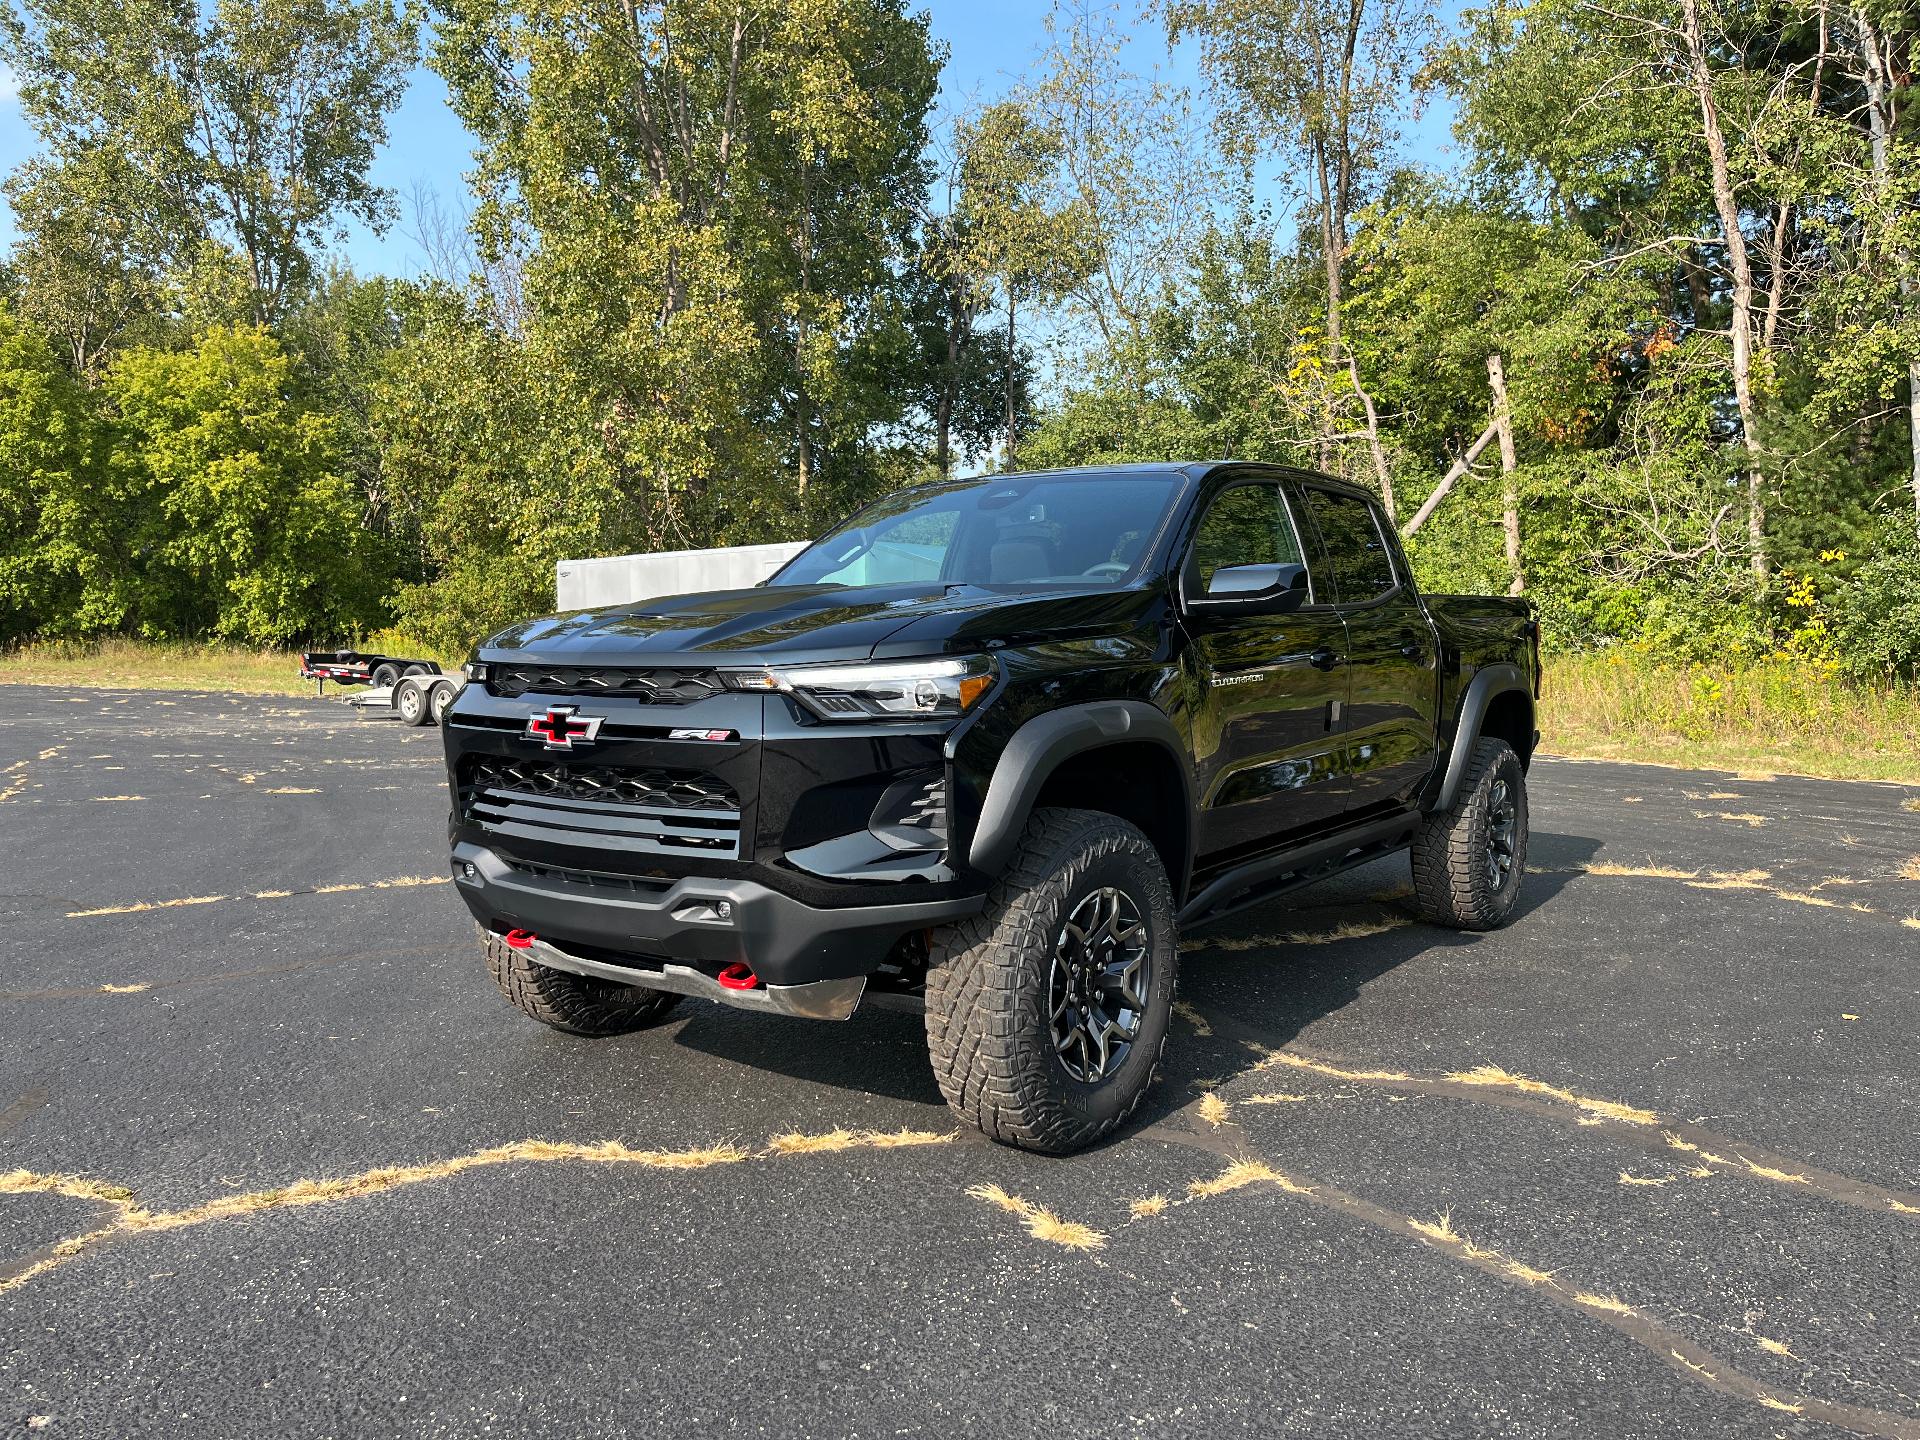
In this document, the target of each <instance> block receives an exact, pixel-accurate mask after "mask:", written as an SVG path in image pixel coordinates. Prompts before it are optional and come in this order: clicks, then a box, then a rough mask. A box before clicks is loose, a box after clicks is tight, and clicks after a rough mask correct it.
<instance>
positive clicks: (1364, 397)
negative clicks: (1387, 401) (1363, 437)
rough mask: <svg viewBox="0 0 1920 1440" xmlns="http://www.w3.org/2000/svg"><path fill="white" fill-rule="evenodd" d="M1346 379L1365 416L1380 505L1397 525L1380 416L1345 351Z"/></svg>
mask: <svg viewBox="0 0 1920 1440" xmlns="http://www.w3.org/2000/svg"><path fill="white" fill-rule="evenodd" d="M1347 378H1348V379H1350V380H1352V382H1353V393H1354V394H1356V395H1358V396H1359V397H1360V406H1361V408H1362V409H1363V410H1365V411H1366V414H1367V449H1368V450H1369V451H1370V452H1371V453H1372V455H1373V473H1374V476H1375V477H1376V478H1377V479H1378V480H1379V481H1380V504H1381V506H1382V507H1383V508H1384V509H1385V510H1386V512H1387V520H1388V521H1389V523H1391V524H1395V525H1398V524H1399V523H1400V517H1399V516H1398V515H1396V514H1395V513H1394V506H1393V476H1392V474H1391V473H1390V472H1389V471H1388V469H1387V450H1386V447H1385V446H1384V445H1382V444H1381V443H1380V416H1379V413H1378V412H1377V411H1376V410H1375V409H1374V407H1373V396H1371V395H1369V394H1368V393H1367V388H1366V386H1364V385H1362V384H1361V383H1360V364H1359V362H1358V361H1357V360H1355V359H1354V358H1353V352H1352V351H1351V350H1349V351H1347Z"/></svg>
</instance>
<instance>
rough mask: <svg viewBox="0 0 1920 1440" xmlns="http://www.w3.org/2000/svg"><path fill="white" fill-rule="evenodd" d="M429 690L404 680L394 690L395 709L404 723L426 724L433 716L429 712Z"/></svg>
mask: <svg viewBox="0 0 1920 1440" xmlns="http://www.w3.org/2000/svg"><path fill="white" fill-rule="evenodd" d="M427 703H428V701H427V692H426V691H425V690H423V689H421V688H420V687H419V686H418V685H409V684H407V683H406V682H405V681H402V682H401V683H400V685H399V687H398V688H397V689H396V690H395V691H394V692H393V710H394V713H395V714H396V715H398V716H399V717H400V721H401V723H402V724H404V725H424V724H426V723H427V721H428V720H430V719H432V718H433V717H432V716H431V715H430V714H428V713H427Z"/></svg>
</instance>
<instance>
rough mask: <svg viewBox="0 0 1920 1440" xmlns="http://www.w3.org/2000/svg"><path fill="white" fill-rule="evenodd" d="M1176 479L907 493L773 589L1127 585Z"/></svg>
mask: <svg viewBox="0 0 1920 1440" xmlns="http://www.w3.org/2000/svg"><path fill="white" fill-rule="evenodd" d="M1180 483H1181V482H1180V477H1179V476H1178V475H1176V474H1173V473H1171V472H1162V473H1157V474H1155V473H1149V474H1143V475H1102V476H1100V477H1098V478H1070V477H1066V476H1057V475H1056V476H1048V475H1007V476H1000V477H993V476H988V477H986V478H983V479H980V480H976V481H969V482H966V483H963V484H959V485H937V486H927V487H924V488H921V489H917V490H903V491H901V492H900V493H899V494H897V495H889V496H887V497H886V498H885V499H884V500H879V501H876V502H875V503H873V504H872V505H869V506H868V507H867V508H866V509H865V510H862V511H861V512H860V513H859V514H857V515H855V516H854V517H853V519H851V520H850V521H848V522H847V523H846V524H845V525H844V526H842V527H841V528H840V529H838V530H836V531H834V532H833V534H831V535H828V536H826V537H825V538H824V539H821V540H818V541H816V542H815V543H814V544H813V545H811V546H810V547H808V548H807V549H806V550H803V551H801V553H800V554H798V555H796V556H795V557H794V558H793V559H792V560H791V561H789V562H788V564H787V566H786V568H785V569H783V570H781V571H780V572H779V574H777V575H775V576H774V577H773V579H771V580H770V581H768V582H767V583H768V584H770V585H899V584H934V585H942V584H944V585H1123V584H1125V583H1126V582H1127V581H1129V580H1131V579H1133V577H1134V576H1135V574H1136V573H1138V571H1139V569H1140V563H1141V561H1142V560H1144V559H1145V558H1146V554H1147V549H1148V547H1149V546H1150V545H1151V544H1152V543H1153V538H1154V536H1155V535H1157V534H1158V533H1159V531H1160V525H1161V522H1162V521H1163V520H1164V519H1165V518H1166V514H1167V510H1168V508H1169V507H1170V506H1171V505H1172V503H1173V498H1174V495H1175V494H1176V493H1177V491H1178V489H1179V487H1180Z"/></svg>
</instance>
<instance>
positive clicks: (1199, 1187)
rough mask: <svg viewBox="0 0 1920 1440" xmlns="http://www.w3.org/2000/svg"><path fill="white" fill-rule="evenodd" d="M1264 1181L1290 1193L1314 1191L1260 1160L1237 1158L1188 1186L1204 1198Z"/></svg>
mask: <svg viewBox="0 0 1920 1440" xmlns="http://www.w3.org/2000/svg"><path fill="white" fill-rule="evenodd" d="M1262 1181H1266V1182H1268V1183H1269V1184H1273V1185H1278V1186H1279V1187H1280V1188H1281V1189H1282V1190H1284V1191H1286V1192H1287V1193H1288V1194H1289V1195H1311V1194H1312V1193H1313V1191H1312V1190H1311V1189H1310V1188H1309V1187H1308V1186H1305V1185H1302V1184H1300V1183H1299V1182H1297V1181H1295V1180H1293V1179H1291V1178H1289V1177H1288V1176H1285V1175H1282V1174H1281V1173H1280V1172H1279V1171H1278V1170H1275V1169H1274V1168H1273V1167H1272V1166H1270V1165H1266V1164H1263V1163H1261V1162H1260V1161H1258V1160H1235V1161H1233V1162H1232V1163H1230V1164H1229V1165H1228V1166H1227V1168H1226V1169H1224V1170H1222V1171H1221V1172H1220V1173H1219V1174H1218V1175H1216V1176H1214V1177H1213V1178H1212V1179H1211V1180H1195V1181H1193V1182H1192V1183H1190V1184H1189V1185H1188V1186H1187V1194H1188V1195H1190V1196H1192V1197H1193V1198H1194V1199H1204V1198H1206V1197H1207V1196H1211V1195H1225V1194H1226V1193H1227V1192H1228V1191H1230V1190H1244V1189H1245V1188H1246V1187H1247V1186H1249V1185H1258V1184H1260V1183H1261V1182H1262Z"/></svg>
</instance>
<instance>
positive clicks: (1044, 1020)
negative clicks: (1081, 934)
mask: <svg viewBox="0 0 1920 1440" xmlns="http://www.w3.org/2000/svg"><path fill="white" fill-rule="evenodd" d="M1106 886H1117V887H1119V888H1121V889H1122V890H1124V891H1125V892H1126V894H1127V895H1128V896H1130V897H1131V899H1132V901H1133V902H1134V903H1135V905H1136V907H1137V909H1138V911H1139V914H1140V918H1142V919H1143V920H1144V921H1145V922H1146V924H1147V927H1148V929H1147V942H1146V943H1147V947H1148V959H1147V965H1148V971H1147V974H1148V980H1147V986H1148V988H1147V993H1146V994H1145V996H1143V997H1141V998H1142V1000H1143V1005H1142V1008H1141V1011H1140V1016H1141V1018H1140V1022H1139V1028H1138V1031H1137V1032H1136V1035H1135V1038H1134V1039H1133V1041H1132V1042H1131V1044H1130V1045H1129V1046H1128V1049H1127V1051H1126V1053H1125V1054H1124V1055H1123V1056H1122V1057H1120V1058H1119V1060H1118V1063H1117V1066H1116V1068H1115V1069H1114V1070H1112V1071H1111V1072H1110V1073H1108V1074H1107V1075H1105V1076H1104V1077H1103V1078H1100V1079H1098V1080H1094V1081H1092V1082H1088V1081H1085V1080H1081V1079H1078V1078H1076V1077H1075V1076H1074V1075H1072V1074H1070V1073H1069V1072H1068V1070H1067V1068H1066V1065H1065V1064H1064V1063H1063V1062H1062V1060H1061V1059H1060V1058H1059V1056H1057V1055H1056V1053H1055V1048H1054V1041H1053V1038H1052V1018H1051V1013H1050V1011H1051V1002H1050V998H1049V996H1050V987H1051V983H1052V982H1051V978H1050V977H1051V975H1052V963H1053V958H1054V948H1055V945H1056V943H1057V941H1058V940H1059V937H1060V936H1061V934H1062V929H1063V926H1064V924H1065V922H1066V920H1067V918H1068V917H1069V916H1070V915H1071V914H1072V913H1073V911H1074V907H1075V906H1076V905H1077V904H1079V903H1081V902H1082V901H1083V900H1084V899H1085V897H1087V896H1089V895H1091V894H1093V893H1094V892H1095V891H1096V890H1099V889H1101V888H1102V887H1106ZM1177 925H1178V922H1177V920H1176V917H1175V912H1174V904H1173V887H1172V886H1171V885H1169V884H1168V882H1167V872H1166V868H1165V866H1164V865H1163V864H1162V863H1161V860H1160V855H1159V852H1157V851H1156V850H1155V849H1154V848H1153V845H1152V843H1151V842H1150V841H1149V840H1148V839H1147V837H1146V836H1145V835H1142V834H1141V833H1140V831H1139V830H1137V829H1136V828H1134V826H1132V825H1130V824H1128V823H1127V822H1126V821H1124V820H1121V819H1119V818H1117V817H1115V816H1112V815H1107V814H1103V813H1101V812H1100V811H1097V810H1056V809H1044V810H1036V811H1035V812H1034V814H1033V818H1032V819H1031V820H1029V821H1028V822H1027V827H1026V829H1025V831H1024V832H1023V833H1022V835H1021V837H1020V843H1019V846H1018V848H1017V849H1016V850H1015V851H1014V855H1013V859H1012V860H1011V862H1010V863H1009V864H1008V866H1007V869H1006V872H1005V874H1003V875H1002V876H1001V877H1000V879H999V880H998V881H996V882H995V884H994V885H993V888H992V889H991V890H990V891H988V894H987V903H986V908H985V909H984V910H982V911H981V912H980V913H979V914H978V915H974V916H970V917H969V918H967V919H965V920H959V921H955V922H952V923H950V924H947V925H943V926H941V927H939V928H938V929H936V930H935V931H934V932H933V935H932V939H931V944H930V946H929V963H928V966H927V1049H928V1052H929V1054H930V1055H931V1057H932V1060H933V1071H934V1076H935V1078H936V1079H937V1080H938V1081H939V1084H940V1091H941V1093H942V1094H943V1095H945V1096H946V1098H947V1104H948V1105H950V1106H952V1107H953V1109H954V1111H955V1112H956V1113H957V1114H958V1115H960V1116H961V1117H962V1118H963V1119H965V1120H967V1121H968V1122H969V1123H971V1124H973V1125H976V1126H978V1127H979V1128H980V1130H981V1131H983V1132H984V1133H985V1134H986V1135H987V1136H988V1137H989V1138H991V1139H994V1140H997V1141H1000V1142H1001V1143H1002V1144H1006V1145H1017V1146H1019V1147H1020V1148H1022V1149H1026V1150H1039V1151H1044V1152H1047V1153H1049V1154H1065V1153H1067V1152H1069V1151H1073V1150H1078V1149H1080V1148H1081V1147H1083V1146H1086V1145H1090V1144H1092V1143H1093V1142H1094V1141H1096V1140H1099V1139H1101V1138H1102V1137H1103V1136H1106V1135H1109V1134H1111V1133H1112V1132H1113V1131H1115V1130H1117V1129H1118V1128H1119V1127H1120V1126H1121V1125H1122V1124H1124V1123H1125V1122H1126V1120H1127V1118H1128V1117H1129V1116H1131V1115H1132V1114H1133V1112H1134V1111H1135V1110H1136V1109H1137V1108H1138V1107H1139V1105H1140V1102H1141V1100H1142V1099H1143V1098H1144V1097H1145V1095H1146V1093H1147V1091H1148V1090H1149V1089H1151V1088H1152V1086H1153V1082H1154V1080H1155V1079H1156V1078H1157V1077H1158V1075H1159V1069H1160V1056H1161V1052H1162V1050H1163V1049H1164V1048H1165V1046H1166V1040H1167V1031H1168V1029H1169V1027H1170V1023H1171V1019H1172V1013H1173V1000H1174V987H1175V985H1176V984H1177V983H1178V978H1179V945H1178V937H1177Z"/></svg>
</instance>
